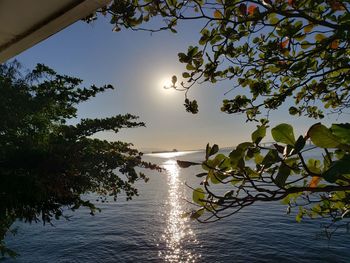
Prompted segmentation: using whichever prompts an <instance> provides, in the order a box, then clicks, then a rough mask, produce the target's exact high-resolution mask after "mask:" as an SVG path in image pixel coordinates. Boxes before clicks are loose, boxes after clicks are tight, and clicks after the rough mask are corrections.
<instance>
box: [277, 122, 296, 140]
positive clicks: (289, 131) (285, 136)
mask: <svg viewBox="0 0 350 263" xmlns="http://www.w3.org/2000/svg"><path fill="white" fill-rule="evenodd" d="M271 134H272V137H273V139H274V140H275V141H276V142H281V143H285V144H288V145H294V144H295V137H294V132H293V127H292V126H291V125H289V124H286V123H282V124H279V125H277V126H276V127H275V128H273V129H272V130H271Z"/></svg>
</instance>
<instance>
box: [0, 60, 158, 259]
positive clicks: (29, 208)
mask: <svg viewBox="0 0 350 263" xmlns="http://www.w3.org/2000/svg"><path fill="white" fill-rule="evenodd" d="M81 82H82V80H80V79H78V78H74V77H69V76H65V75H59V74H57V73H56V72H55V71H54V70H52V69H51V68H49V67H47V66H44V65H42V64H38V65H37V66H36V68H35V69H34V70H32V71H31V72H29V73H28V74H26V75H21V70H20V68H19V64H18V63H17V62H14V63H12V64H5V65H1V66H0V90H1V97H0V112H1V119H0V181H1V184H0V254H2V256H4V255H6V254H9V255H15V252H14V251H12V250H10V249H9V248H7V247H6V244H5V243H4V237H5V235H6V234H7V233H8V231H9V230H10V227H11V225H12V224H13V222H14V221H15V220H21V221H24V222H38V221H42V222H43V223H50V222H51V221H52V219H59V218H61V217H65V213H64V211H67V210H71V211H74V210H76V209H79V208H80V207H86V208H88V209H90V211H91V214H94V213H95V212H96V211H98V208H97V207H96V206H95V205H94V204H93V203H91V202H90V201H89V200H87V199H86V198H84V196H83V195H84V194H87V193H95V194H96V195H97V196H98V197H99V200H100V201H106V200H107V199H108V198H114V200H115V199H116V198H117V195H118V194H119V193H120V192H121V191H124V192H125V194H126V198H127V199H128V200H129V199H131V198H132V197H133V196H134V195H137V189H135V187H134V186H133V184H134V183H135V182H136V181H138V180H144V181H147V177H146V176H145V175H144V174H143V173H142V172H140V169H138V168H147V169H159V167H157V166H156V165H153V164H151V163H146V162H144V161H142V159H141V156H142V154H141V153H140V152H138V151H137V150H136V149H133V148H132V144H130V143H125V142H120V141H116V142H108V141H105V140H99V139H94V138H93V137H91V136H92V135H94V134H95V133H97V132H99V131H107V130H110V131H114V132H116V133H117V132H118V131H119V130H120V129H123V128H134V127H142V126H144V123H142V122H137V121H136V119H137V117H135V116H133V115H130V114H127V115H117V116H114V117H109V118H104V119H82V120H81V121H80V122H79V123H78V124H76V125H69V124H67V120H69V119H72V118H75V117H76V114H77V108H76V105H77V104H78V103H80V102H83V101H86V100H88V99H90V98H92V97H94V96H95V95H96V94H98V93H100V92H104V91H106V90H110V89H113V87H112V86H111V85H105V86H102V87H96V86H94V85H93V86H91V87H89V88H80V87H79V85H80V84H81Z"/></svg>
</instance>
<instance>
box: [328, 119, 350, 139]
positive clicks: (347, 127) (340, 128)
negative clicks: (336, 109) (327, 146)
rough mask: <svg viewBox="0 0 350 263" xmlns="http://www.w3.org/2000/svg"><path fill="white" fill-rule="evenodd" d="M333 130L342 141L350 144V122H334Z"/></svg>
mask: <svg viewBox="0 0 350 263" xmlns="http://www.w3.org/2000/svg"><path fill="white" fill-rule="evenodd" d="M331 130H332V133H333V134H334V135H335V136H337V137H338V138H340V140H341V142H342V143H346V144H350V123H340V124H332V127H331Z"/></svg>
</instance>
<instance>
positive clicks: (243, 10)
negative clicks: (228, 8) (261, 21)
mask: <svg viewBox="0 0 350 263" xmlns="http://www.w3.org/2000/svg"><path fill="white" fill-rule="evenodd" d="M238 10H239V13H240V14H241V15H244V16H245V15H246V14H247V5H246V4H244V3H241V4H240V5H239V7H238Z"/></svg>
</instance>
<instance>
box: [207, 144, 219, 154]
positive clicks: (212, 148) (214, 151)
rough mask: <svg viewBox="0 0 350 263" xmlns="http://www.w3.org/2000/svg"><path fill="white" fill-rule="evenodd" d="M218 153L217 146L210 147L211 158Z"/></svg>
mask: <svg viewBox="0 0 350 263" xmlns="http://www.w3.org/2000/svg"><path fill="white" fill-rule="evenodd" d="M218 151H219V146H218V145H217V144H214V145H213V147H211V149H210V152H209V156H212V155H214V154H216V153H217V152H218Z"/></svg>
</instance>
